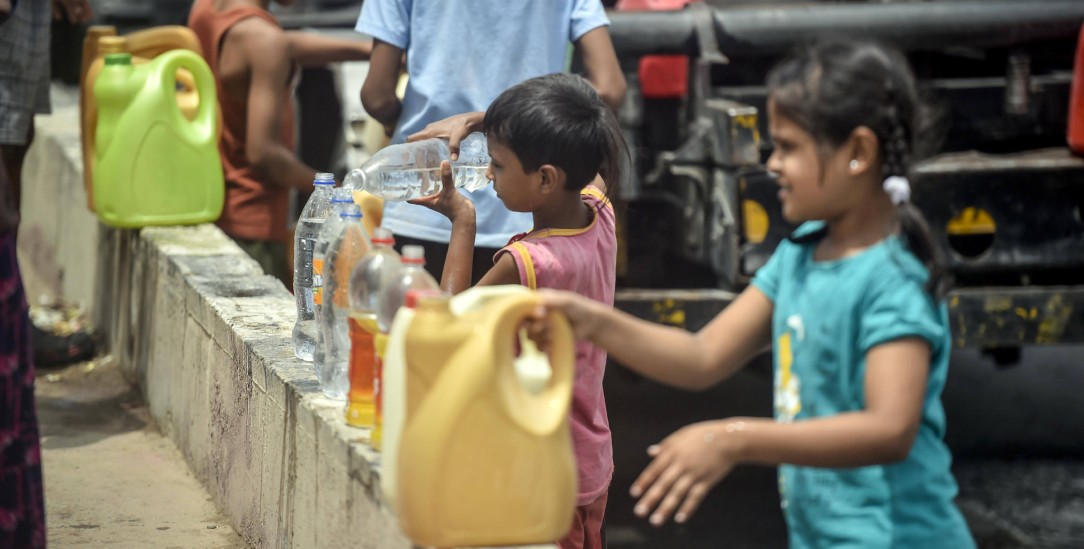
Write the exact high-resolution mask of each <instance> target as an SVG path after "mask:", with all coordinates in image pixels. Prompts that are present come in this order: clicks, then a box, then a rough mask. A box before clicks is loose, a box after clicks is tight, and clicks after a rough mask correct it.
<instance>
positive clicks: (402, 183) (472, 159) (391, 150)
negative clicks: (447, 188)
mask: <svg viewBox="0 0 1084 549" xmlns="http://www.w3.org/2000/svg"><path fill="white" fill-rule="evenodd" d="M448 158H449V152H448V144H447V142H445V141H444V140H443V139H424V140H421V141H415V142H413V143H400V144H398V145H391V146H388V147H385V148H383V149H381V150H380V151H379V152H377V153H376V154H374V155H373V156H372V157H370V158H369V160H367V161H366V162H365V164H363V165H362V166H361V167H360V168H357V169H354V170H351V171H350V173H349V174H347V175H346V179H345V180H344V181H343V186H344V187H347V188H349V189H352V190H355V191H366V192H368V193H370V194H372V195H374V196H378V197H380V198H383V199H384V200H390V201H393V202H394V201H405V200H413V199H416V198H425V197H428V196H433V195H436V194H438V193H440V191H441V189H443V188H444V185H443V183H442V182H441V180H440V163H441V161H443V160H448ZM488 166H489V150H488V148H487V147H486V141H485V136H484V135H482V134H480V133H473V134H471V135H469V136H468V137H467V138H466V139H464V140H463V142H462V143H461V144H460V157H459V159H458V160H456V161H455V162H453V163H452V177H453V179H454V181H455V185H456V187H462V188H464V189H467V190H469V191H475V190H477V189H480V188H482V187H484V186H486V185H488V184H489V180H488V179H486V176H485V174H486V168H487V167H488Z"/></svg>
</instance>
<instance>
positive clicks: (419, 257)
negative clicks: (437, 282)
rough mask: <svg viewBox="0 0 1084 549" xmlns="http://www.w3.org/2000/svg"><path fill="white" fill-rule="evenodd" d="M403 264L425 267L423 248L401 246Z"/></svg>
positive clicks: (411, 245)
mask: <svg viewBox="0 0 1084 549" xmlns="http://www.w3.org/2000/svg"><path fill="white" fill-rule="evenodd" d="M403 263H407V264H410V265H425V248H423V247H421V246H417V245H414V244H407V245H406V246H403Z"/></svg>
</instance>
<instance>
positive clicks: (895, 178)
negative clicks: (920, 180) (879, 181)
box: [884, 175, 911, 206]
mask: <svg viewBox="0 0 1084 549" xmlns="http://www.w3.org/2000/svg"><path fill="white" fill-rule="evenodd" d="M884 189H885V192H886V193H888V197H889V198H891V199H892V203H893V204H895V205H897V206H899V205H900V204H903V203H905V202H910V201H911V182H909V181H907V178H906V177H903V176H900V175H890V176H888V177H886V178H885V182H884Z"/></svg>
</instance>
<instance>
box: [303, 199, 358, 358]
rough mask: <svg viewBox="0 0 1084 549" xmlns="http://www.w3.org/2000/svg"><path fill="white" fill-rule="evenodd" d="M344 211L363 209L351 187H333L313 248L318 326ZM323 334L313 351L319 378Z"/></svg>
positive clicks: (313, 281)
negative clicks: (332, 248) (330, 256)
mask: <svg viewBox="0 0 1084 549" xmlns="http://www.w3.org/2000/svg"><path fill="white" fill-rule="evenodd" d="M343 213H361V210H360V209H359V208H358V206H357V204H354V198H353V195H352V194H351V192H350V190H349V189H343V188H336V189H332V191H331V213H330V214H329V215H328V217H327V221H325V222H324V226H323V227H321V228H320V234H319V236H317V238H316V245H315V246H314V247H313V250H312V303H313V309H314V310H315V313H316V325H317V326H318V327H319V326H321V325H322V322H323V319H322V316H323V313H324V306H323V305H324V292H323V289H324V288H323V285H324V279H325V277H324V275H325V273H324V265H325V262H324V259H325V256H326V255H327V251H328V248H329V247H330V246H331V243H332V242H333V241H334V240H335V238H336V237H337V236H338V234H339V232H340V231H341V229H342V226H343V225H344V224H345V223H346V221H345V220H344V218H342V217H340V214H343ZM322 335H323V331H322V330H320V329H317V330H316V347H314V348H313V352H312V366H313V369H314V370H315V371H316V378H317V379H319V378H320V370H321V369H322V368H323V366H324V351H325V345H324V342H323V338H322Z"/></svg>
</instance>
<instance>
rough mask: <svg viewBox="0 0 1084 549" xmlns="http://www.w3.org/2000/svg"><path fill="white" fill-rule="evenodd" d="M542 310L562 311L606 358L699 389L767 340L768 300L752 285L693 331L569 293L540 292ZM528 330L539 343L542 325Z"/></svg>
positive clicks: (731, 369)
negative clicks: (673, 326) (608, 357)
mask: <svg viewBox="0 0 1084 549" xmlns="http://www.w3.org/2000/svg"><path fill="white" fill-rule="evenodd" d="M542 300H543V311H539V313H538V314H539V315H544V313H545V311H544V310H545V309H552V310H559V311H562V312H563V313H565V315H566V316H567V317H568V319H569V322H570V323H571V324H572V328H573V330H574V331H575V334H576V337H577V338H578V339H589V340H590V341H592V342H593V343H594V344H595V345H598V346H599V347H601V348H603V349H605V350H606V352H607V353H609V355H610V357H611V358H613V359H614V360H616V361H618V362H620V363H621V364H623V365H625V366H627V367H628V368H630V369H632V370H634V371H636V372H639V373H640V374H643V375H645V376H647V377H650V378H652V379H654V380H657V381H660V382H662V383H666V384H668V385H673V386H675V387H681V388H684V389H691V390H703V389H707V388H708V387H711V386H712V385H714V384H716V383H718V382H719V381H721V380H723V379H725V378H727V377H728V376H730V375H731V374H733V373H734V372H736V371H737V370H738V369H740V368H741V367H742V366H744V365H745V364H746V363H747V362H748V361H749V360H750V359H752V358H753V357H754V356H756V354H757V353H759V352H760V351H762V350H764V349H765V347H767V345H768V343H769V342H770V341H771V316H772V302H771V301H770V300H768V298H767V297H766V296H765V295H764V294H763V293H761V291H760V290H758V289H757V288H755V287H753V286H750V287H748V288H746V289H745V291H743V292H742V293H741V294H740V295H739V296H738V298H737V299H735V300H734V302H733V303H731V304H730V305H729V306H727V308H726V309H724V310H723V312H722V313H719V315H718V316H716V317H715V319H714V320H712V321H711V323H709V324H708V325H707V326H705V327H704V328H703V329H702V330H700V331H699V332H697V333H695V334H694V333H690V332H687V331H685V330H680V329H677V328H671V327H667V326H662V325H660V324H655V323H652V322H648V321H645V320H640V319H638V318H635V317H633V316H631V315H628V314H626V313H623V312H621V311H617V310H615V309H613V308H612V307H609V306H607V305H603V304H601V303H598V302H596V301H592V300H589V299H587V298H584V297H581V296H579V295H576V294H574V293H570V292H556V291H545V290H544V291H543V294H542ZM528 332H529V333H531V334H532V337H533V338H534V339H535V340H536V341H540V342H542V344H543V345H545V340H546V337H547V336H546V327H545V324H544V323H541V322H535V323H530V324H529V325H528Z"/></svg>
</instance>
